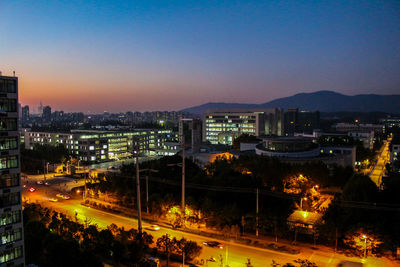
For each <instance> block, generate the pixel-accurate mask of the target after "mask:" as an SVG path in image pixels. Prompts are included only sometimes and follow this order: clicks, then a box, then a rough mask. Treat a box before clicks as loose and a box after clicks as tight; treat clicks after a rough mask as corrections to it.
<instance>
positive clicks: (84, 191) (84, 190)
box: [83, 173, 89, 201]
mask: <svg viewBox="0 0 400 267" xmlns="http://www.w3.org/2000/svg"><path fill="white" fill-rule="evenodd" d="M88 175H89V173H85V176H84V177H85V188H84V189H83V201H85V200H86V190H87V189H86V178H87V176H88Z"/></svg>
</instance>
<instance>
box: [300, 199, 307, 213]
mask: <svg viewBox="0 0 400 267" xmlns="http://www.w3.org/2000/svg"><path fill="white" fill-rule="evenodd" d="M303 199H304V201H307V198H306V197H302V198H301V199H300V209H301V210H303Z"/></svg>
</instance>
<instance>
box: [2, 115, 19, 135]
mask: <svg viewBox="0 0 400 267" xmlns="http://www.w3.org/2000/svg"><path fill="white" fill-rule="evenodd" d="M17 129H18V127H17V119H16V118H0V132H8V131H16V130H17Z"/></svg>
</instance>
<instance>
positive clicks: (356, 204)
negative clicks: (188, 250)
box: [114, 174, 400, 212]
mask: <svg viewBox="0 0 400 267" xmlns="http://www.w3.org/2000/svg"><path fill="white" fill-rule="evenodd" d="M114 175H115V174H114ZM118 176H119V177H123V178H129V179H132V177H130V176H126V175H118ZM141 179H145V178H143V177H142V178H141ZM148 179H149V180H150V181H153V182H157V183H163V184H168V185H172V186H181V184H180V182H179V181H173V180H167V179H165V178H157V177H149V178H148ZM186 187H188V188H192V189H199V190H207V191H214V192H232V193H247V194H256V191H257V189H256V188H251V187H228V186H216V185H203V184H195V183H186ZM259 193H260V194H262V195H266V196H271V197H276V198H284V199H290V200H299V199H300V198H301V197H300V196H298V195H291V194H286V193H283V192H274V191H269V190H266V189H261V190H260V191H259ZM332 204H335V205H339V206H342V207H348V208H361V209H372V210H384V211H396V212H400V205H397V204H391V203H372V202H361V201H349V200H333V201H332Z"/></svg>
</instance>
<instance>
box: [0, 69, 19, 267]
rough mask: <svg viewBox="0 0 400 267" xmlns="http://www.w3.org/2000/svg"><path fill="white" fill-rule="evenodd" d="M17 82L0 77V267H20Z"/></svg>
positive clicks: (12, 78)
mask: <svg viewBox="0 0 400 267" xmlns="http://www.w3.org/2000/svg"><path fill="white" fill-rule="evenodd" d="M17 103H18V78H16V77H6V76H0V235H1V238H0V266H18V267H20V266H24V247H23V244H24V240H23V236H24V234H23V224H22V203H21V186H20V165H19V141H18V139H19V138H18V137H19V134H18V110H17V106H18V104H17Z"/></svg>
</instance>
